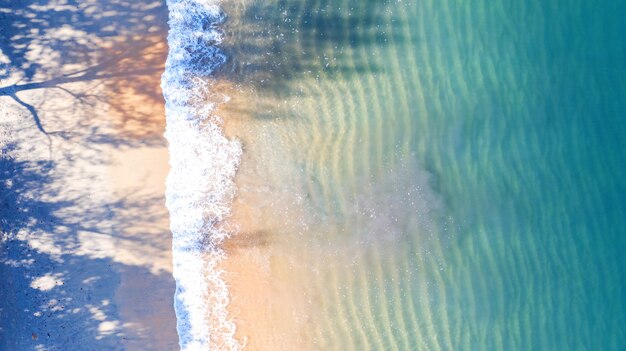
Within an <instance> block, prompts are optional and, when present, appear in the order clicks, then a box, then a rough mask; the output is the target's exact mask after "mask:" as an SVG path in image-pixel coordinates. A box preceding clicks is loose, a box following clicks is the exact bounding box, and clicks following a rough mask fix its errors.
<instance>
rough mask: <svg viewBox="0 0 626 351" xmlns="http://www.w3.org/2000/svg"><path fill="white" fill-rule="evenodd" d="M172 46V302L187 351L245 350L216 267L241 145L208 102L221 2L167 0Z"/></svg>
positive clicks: (218, 61)
mask: <svg viewBox="0 0 626 351" xmlns="http://www.w3.org/2000/svg"><path fill="white" fill-rule="evenodd" d="M167 5H168V8H169V25H170V31H169V35H168V43H169V46H170V51H169V55H168V58H167V63H166V68H165V72H164V73H163V77H162V81H161V85H162V88H163V95H164V96H165V102H166V115H167V127H166V132H165V137H166V138H167V140H168V142H169V152H170V165H171V171H170V173H169V175H168V178H167V190H166V198H167V200H166V203H167V207H168V209H169V211H170V218H171V225H170V228H171V231H172V235H173V244H172V246H173V264H174V278H175V280H176V295H175V298H174V305H175V309H176V317H177V329H178V335H179V339H180V340H179V343H180V348H181V350H185V351H187V350H189V351H191V350H203V351H205V350H239V349H241V344H240V343H239V342H238V341H237V340H236V339H235V337H234V334H235V325H234V323H233V322H232V321H230V320H229V319H228V315H227V309H226V308H227V306H228V299H229V296H228V289H227V286H226V283H225V282H224V280H223V279H222V278H221V272H220V271H219V269H218V267H217V265H218V263H219V262H220V260H222V259H223V258H224V252H223V251H222V250H221V248H220V243H221V242H222V241H223V240H224V239H225V238H226V237H227V236H228V233H227V232H226V231H224V230H223V229H221V228H219V227H218V226H217V224H219V223H220V222H221V221H223V220H224V218H225V217H227V216H228V215H229V213H230V203H231V201H232V198H233V195H234V191H235V187H234V183H233V178H234V176H235V172H236V171H237V167H238V164H239V159H240V156H241V145H240V144H239V143H238V142H236V141H231V140H228V139H227V138H226V137H225V136H224V134H223V133H222V130H221V128H220V124H219V118H218V117H217V116H215V114H214V112H213V110H214V104H215V101H211V100H210V99H207V95H208V93H209V92H210V87H211V79H210V78H209V75H210V74H211V73H212V72H213V71H214V70H215V69H216V68H217V67H219V66H220V65H222V64H223V63H224V62H225V61H226V59H227V57H226V55H225V54H224V53H223V52H222V51H221V50H220V49H219V44H220V43H221V40H222V32H221V30H220V29H219V25H220V24H221V23H222V22H223V21H224V14H223V13H222V12H221V11H220V9H219V6H218V5H219V4H218V3H216V2H215V1H207V0H168V1H167Z"/></svg>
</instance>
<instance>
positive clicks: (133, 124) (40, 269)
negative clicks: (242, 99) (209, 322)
mask: <svg viewBox="0 0 626 351" xmlns="http://www.w3.org/2000/svg"><path fill="white" fill-rule="evenodd" d="M29 5H30V3H29V2H25V1H24V2H21V1H16V2H10V4H3V5H0V11H1V13H2V15H0V19H2V21H0V39H1V40H0V50H1V52H0V147H1V148H2V158H1V160H0V206H1V212H0V213H1V216H0V219H1V220H2V222H1V226H2V227H1V229H2V239H1V244H2V247H1V248H0V274H1V277H2V278H1V279H0V349H1V350H173V349H176V348H177V347H178V346H177V344H178V339H177V335H176V329H175V323H176V321H175V315H174V310H173V306H172V299H173V294H174V281H173V279H172V277H171V235H170V232H169V228H168V213H167V210H166V208H165V206H164V181H165V176H166V174H167V171H168V164H167V148H166V143H165V140H164V138H163V136H162V134H163V131H164V111H163V101H162V95H161V91H160V88H159V83H160V82H159V80H160V75H161V73H162V69H163V64H164V62H165V55H166V50H167V49H166V44H165V35H166V31H167V22H166V17H167V10H166V8H165V6H164V4H163V2H161V1H130V0H122V1H115V2H108V1H97V0H87V1H81V2H79V5H78V6H74V5H68V4H65V3H64V2H57V1H50V2H48V4H47V5H41V6H39V5H38V6H35V5H32V6H29Z"/></svg>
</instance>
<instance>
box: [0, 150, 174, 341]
mask: <svg viewBox="0 0 626 351" xmlns="http://www.w3.org/2000/svg"><path fill="white" fill-rule="evenodd" d="M14 149H15V145H8V146H7V147H5V148H3V150H2V155H1V156H0V235H1V236H0V245H1V247H0V274H1V276H2V280H1V281H0V297H1V298H0V300H1V301H0V326H1V327H0V349H2V350H27V349H28V350H30V349H38V348H44V349H46V350H67V349H76V350H78V349H89V350H122V349H124V348H125V344H126V343H127V342H130V341H132V340H133V339H134V340H139V339H141V342H142V344H145V345H146V347H147V348H149V349H171V348H174V347H175V342H176V337H175V325H174V321H175V318H174V316H173V309H172V308H171V298H172V296H173V293H174V291H173V290H174V283H173V279H172V276H171V274H170V273H169V272H168V271H164V270H162V269H160V268H159V267H151V262H150V260H152V259H154V260H157V259H158V257H155V256H156V254H155V253H158V252H166V251H167V245H168V241H167V240H164V241H163V242H159V241H155V239H154V238H153V237H149V236H148V238H145V239H144V236H142V235H141V234H138V235H132V236H131V237H128V236H126V237H124V238H120V237H119V234H120V233H123V232H125V231H128V229H129V228H131V227H133V226H137V225H138V223H139V224H141V223H154V222H156V221H157V220H159V219H160V218H163V216H165V215H166V214H165V213H163V211H162V210H160V209H161V208H162V207H163V206H162V201H163V199H162V197H161V196H154V197H150V196H143V197H142V196H138V195H137V194H130V195H126V196H122V197H120V198H119V199H117V200H115V201H112V202H109V203H104V204H102V203H94V201H93V200H92V199H91V194H78V193H71V192H69V193H68V191H67V189H65V188H64V187H63V184H62V182H61V181H60V179H59V178H58V177H60V176H61V175H60V174H59V173H57V172H56V164H55V163H54V162H52V161H39V162H31V161H21V160H17V159H15V158H13V157H12V156H11V153H12V151H13V150H14ZM61 194H62V195H63V196H62V197H60V196H59V195H61ZM77 209H79V211H80V212H79V213H77V212H76V211H77ZM113 219H115V220H113ZM111 242H115V244H116V245H115V250H122V251H124V250H126V251H128V252H134V253H135V255H137V256H138V257H141V256H142V255H145V256H146V257H145V258H144V261H139V260H138V259H137V258H132V257H131V258H130V259H126V260H125V259H123V257H121V256H119V257H118V256H117V255H116V254H115V253H112V252H111V247H109V246H110V245H109V244H110V243H111ZM120 257H121V258H122V259H120ZM121 273H130V274H131V275H133V276H139V277H141V276H149V277H150V278H149V279H150V281H151V283H152V284H153V286H157V287H159V288H158V289H159V290H158V291H151V297H150V299H151V300H153V301H157V300H158V301H159V302H158V303H159V306H166V307H164V308H163V309H162V310H161V311H160V312H159V311H153V310H147V309H150V308H154V306H152V305H150V304H145V303H144V302H137V305H143V307H142V306H137V307H133V306H131V309H133V308H134V309H136V310H138V311H140V313H141V315H140V316H138V318H136V319H133V316H132V315H131V317H128V314H129V312H128V311H121V310H118V306H117V305H116V304H114V303H113V301H112V298H113V297H114V296H117V295H119V294H120V291H122V290H120V289H121V288H122V287H121V286H120V280H121ZM126 284H128V282H127V283H126ZM131 285H132V282H131ZM124 288H127V289H128V287H124ZM129 288H131V289H132V287H129ZM140 308H143V310H140ZM127 309H128V308H127ZM122 313H126V316H127V317H126V318H124V320H125V321H129V320H130V321H131V322H132V324H131V325H122V324H121V322H120V320H121V318H120V316H121V314H122ZM160 313H165V314H164V315H156V316H155V314H160ZM131 314H132V313H131ZM168 314H171V315H168ZM151 316H154V317H155V318H157V319H159V318H160V321H159V322H158V323H159V325H158V327H159V329H158V330H156V329H155V328H156V327H157V326H156V325H154V324H150V323H151V322H150V318H151ZM145 320H147V321H148V322H146V323H144V321H145ZM155 336H157V337H160V338H161V339H162V340H160V341H159V340H154V338H155ZM158 342H166V343H167V342H169V344H167V345H166V346H167V347H164V346H163V345H164V344H158Z"/></svg>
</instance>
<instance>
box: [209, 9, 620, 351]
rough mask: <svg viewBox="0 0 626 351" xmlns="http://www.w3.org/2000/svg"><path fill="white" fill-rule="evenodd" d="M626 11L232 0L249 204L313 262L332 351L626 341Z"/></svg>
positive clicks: (596, 346) (271, 236) (321, 344)
mask: <svg viewBox="0 0 626 351" xmlns="http://www.w3.org/2000/svg"><path fill="white" fill-rule="evenodd" d="M624 8H626V4H625V3H624V2H623V1H595V2H588V1H579V0H571V1H564V0H559V1H550V2H543V1H532V2H519V1H471V2H470V1H460V0H459V1H452V0H448V1H406V0H404V1H363V0H360V1H356V0H341V1H332V2H331V1H323V0H317V1H315V0H300V1H295V0H284V1H276V0H272V1H248V2H245V3H229V2H226V3H225V4H224V11H225V12H226V13H228V15H229V22H227V24H226V27H225V31H226V32H225V34H226V39H225V45H224V50H225V52H226V53H227V54H228V55H229V62H228V63H227V64H226V67H225V68H224V70H223V72H222V73H221V74H222V78H224V77H225V78H226V79H229V80H231V81H232V82H235V83H236V89H237V90H238V91H239V92H241V93H242V94H244V93H245V94H246V99H247V100H246V101H247V103H248V104H249V106H248V107H244V106H242V105H241V104H239V105H237V104H235V106H233V107H232V110H233V111H236V112H237V113H234V112H233V114H234V115H236V117H232V118H234V119H238V120H239V121H240V122H241V123H240V125H239V126H238V128H239V132H238V133H239V134H238V135H239V137H240V139H241V140H242V144H243V146H244V156H243V160H242V165H241V169H240V173H239V175H238V177H239V183H240V185H242V186H241V187H240V189H239V190H238V191H239V199H238V200H236V201H242V202H245V201H252V200H246V199H252V198H254V201H256V203H255V204H254V205H250V206H257V207H258V208H259V211H261V213H262V214H263V216H262V217H261V218H259V219H258V226H259V227H262V229H263V233H265V234H264V235H266V236H267V237H268V241H269V242H270V243H271V245H275V246H281V247H283V248H286V249H285V250H284V251H285V252H292V253H293V255H294V263H293V265H294V269H296V270H298V271H299V272H300V273H299V274H300V275H301V276H302V277H303V278H302V280H303V282H304V283H302V285H301V286H298V287H294V291H299V290H298V289H302V291H304V292H303V293H304V294H306V296H308V297H309V298H310V301H312V302H310V303H311V305H312V306H313V307H312V308H313V309H315V310H316V311H318V312H319V315H318V316H317V317H315V318H314V319H313V320H312V322H310V324H308V325H307V328H306V329H307V330H308V331H309V334H310V335H309V338H310V342H311V344H310V347H311V349H320V350H619V349H622V348H623V347H624V346H623V345H626V286H625V284H626V274H625V273H626V268H625V265H624V264H623V262H624V254H623V252H624V250H625V249H626V220H625V218H626V156H625V151H626V40H625V38H626V21H624V20H623V9H624ZM225 118H228V117H225ZM259 199H261V200H259ZM270 199H271V200H270ZM272 218H274V220H272Z"/></svg>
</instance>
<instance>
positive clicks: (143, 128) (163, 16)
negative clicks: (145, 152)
mask: <svg viewBox="0 0 626 351" xmlns="http://www.w3.org/2000/svg"><path fill="white" fill-rule="evenodd" d="M166 32H167V9H166V7H165V5H164V2H163V1H154V0H153V1H127V0H119V1H104V2H103V1H72V0H70V1H66V2H64V3H63V4H60V3H59V4H55V2H50V1H44V0H22V1H2V2H0V98H1V97H2V96H6V97H10V98H11V99H12V100H13V101H14V102H15V103H17V104H18V105H19V106H21V108H23V109H24V110H25V111H28V113H29V114H30V115H31V117H32V119H33V122H34V124H35V125H36V127H37V129H38V130H39V131H40V132H41V133H43V134H45V135H46V136H47V137H48V138H50V137H61V138H64V139H80V140H81V141H86V142H88V143H101V144H110V145H115V146H119V145H131V146H132V145H134V144H137V143H138V142H137V140H136V139H137V138H142V139H143V140H142V141H141V143H144V144H145V143H148V144H154V143H159V142H161V143H162V141H159V139H161V138H160V135H153V133H152V132H151V131H153V130H154V129H155V125H156V126H159V125H161V126H162V124H163V123H164V122H163V120H164V118H163V115H162V111H161V112H155V110H154V109H147V108H146V106H151V105H152V106H154V105H157V106H158V105H162V104H163V98H162V95H161V92H160V89H159V78H160V72H162V71H163V66H164V62H165V56H166V54H167V48H166V45H165V43H164V38H165V35H166ZM77 83H85V84H77ZM102 85H104V86H106V87H107V88H108V89H99V88H100V87H101V86H102ZM37 90H49V91H51V90H54V91H56V92H57V93H58V94H63V95H64V96H63V98H64V99H65V101H68V99H69V101H71V103H67V104H66V105H67V106H71V110H65V111H63V113H64V114H67V113H72V112H76V111H89V110H90V109H91V110H94V109H101V108H103V107H102V106H103V105H106V106H107V107H106V108H110V109H111V110H112V115H113V117H115V118H116V120H114V121H113V124H114V125H115V126H116V127H118V129H119V130H120V131H121V132H118V133H110V132H105V131H103V130H102V129H93V128H90V126H91V125H93V124H94V123H93V122H94V121H93V117H92V116H93V115H96V116H97V115H98V114H92V116H90V115H89V114H86V115H85V114H83V115H82V116H80V117H81V118H80V120H77V121H76V123H75V124H73V125H71V126H67V125H66V126H62V127H60V128H59V127H57V128H54V129H49V127H47V125H49V124H50V123H49V122H50V121H49V120H48V119H46V118H43V117H42V111H41V110H40V109H39V108H38V107H37V101H33V99H32V97H30V96H29V95H22V94H23V93H25V92H34V91H37ZM48 115H50V113H48ZM50 118H54V116H52V117H50ZM161 129H162V128H161Z"/></svg>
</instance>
